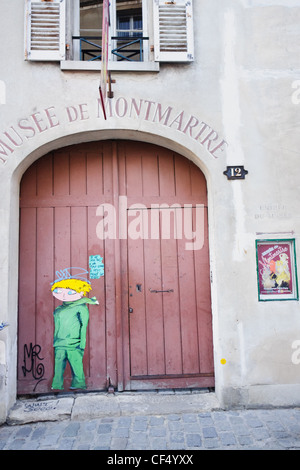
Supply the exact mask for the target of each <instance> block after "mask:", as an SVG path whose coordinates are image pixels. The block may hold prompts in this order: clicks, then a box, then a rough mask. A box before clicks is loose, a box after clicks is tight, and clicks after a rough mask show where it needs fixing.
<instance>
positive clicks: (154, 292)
mask: <svg viewBox="0 0 300 470" xmlns="http://www.w3.org/2000/svg"><path fill="white" fill-rule="evenodd" d="M149 291H150V292H151V294H158V293H159V292H174V289H167V290H152V289H149Z"/></svg>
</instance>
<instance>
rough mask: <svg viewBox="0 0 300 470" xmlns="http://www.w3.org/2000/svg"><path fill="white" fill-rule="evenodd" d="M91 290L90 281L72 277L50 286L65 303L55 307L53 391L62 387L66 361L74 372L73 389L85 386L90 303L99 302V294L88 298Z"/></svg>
mask: <svg viewBox="0 0 300 470" xmlns="http://www.w3.org/2000/svg"><path fill="white" fill-rule="evenodd" d="M91 289H92V287H91V285H90V283H89V282H86V281H83V280H81V279H73V278H71V279H63V280H59V281H57V282H54V283H53V285H52V287H51V290H52V294H53V296H54V297H55V298H56V299H58V300H60V301H62V305H60V306H59V307H57V308H56V309H55V310H54V341H53V346H54V351H55V355H54V356H55V367H54V377H53V381H52V389H53V390H63V388H64V385H63V380H64V379H63V375H64V371H65V368H66V365H67V362H69V364H70V367H71V372H72V383H71V387H70V388H71V389H78V388H79V389H85V388H86V383H85V376H84V371H83V362H82V361H83V355H84V349H85V345H86V331H87V325H88V321H89V309H88V306H87V304H90V305H98V304H99V302H98V301H97V299H96V297H92V298H88V297H86V294H87V293H88V292H89V291H90V290H91Z"/></svg>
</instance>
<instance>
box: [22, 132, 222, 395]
mask: <svg viewBox="0 0 300 470" xmlns="http://www.w3.org/2000/svg"><path fill="white" fill-rule="evenodd" d="M20 196H21V197H20V213H21V214H20V276H19V279H20V281H19V336H18V357H19V359H18V393H19V394H34V393H45V392H49V391H50V389H51V382H52V377H53V368H54V351H53V331H54V321H53V311H54V308H55V307H56V306H57V305H58V302H57V301H56V300H55V299H54V298H53V297H52V295H51V291H50V287H51V283H52V282H53V281H54V280H55V277H56V273H57V272H62V271H63V270H65V269H66V268H69V267H77V268H78V267H80V268H82V269H85V270H86V271H87V272H89V275H90V282H91V286H92V292H91V295H93V296H96V297H97V299H98V300H99V305H93V306H91V307H90V308H89V310H90V316H89V323H88V328H87V342H86V348H85V353H84V358H83V366H84V372H85V377H86V384H87V389H89V390H95V389H98V390H99V389H105V388H107V386H108V385H109V384H112V385H113V386H114V387H117V388H118V389H119V390H122V389H127V390H134V389H153V388H182V387H183V388H184V387H211V386H214V371H213V344H212V319H211V301H210V269H209V255H208V223H207V191H206V181H205V178H204V175H203V173H202V172H201V171H200V170H199V168H197V167H196V166H195V165H194V164H193V163H192V162H191V161H189V160H187V159H185V158H184V157H182V156H180V155H178V154H176V153H175V152H173V151H170V150H167V149H165V148H162V147H159V146H156V145H153V144H146V143H141V142H132V141H101V142H93V143H85V144H80V145H76V146H71V147H65V148H63V149H61V150H58V151H54V152H51V153H50V154H48V155H46V156H44V157H42V158H40V159H39V160H37V161H36V162H35V163H34V164H33V165H31V167H30V168H29V169H28V170H27V171H26V173H25V174H24V176H23V179H22V182H21V195H20ZM99 256H100V257H101V258H102V260H103V263H104V275H103V276H102V275H101V276H91V271H90V269H91V260H94V259H96V258H95V257H99ZM98 259H99V258H98ZM70 384H71V371H70V369H69V366H67V369H66V372H65V381H64V386H65V389H66V390H67V389H68V388H69V387H70Z"/></svg>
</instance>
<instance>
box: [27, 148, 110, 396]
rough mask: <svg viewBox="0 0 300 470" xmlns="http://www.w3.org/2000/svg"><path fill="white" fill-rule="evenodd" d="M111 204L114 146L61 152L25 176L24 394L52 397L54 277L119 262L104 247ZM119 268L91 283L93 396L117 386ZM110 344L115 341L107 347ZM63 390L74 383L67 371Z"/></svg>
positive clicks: (87, 363) (87, 364) (88, 370)
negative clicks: (104, 217)
mask: <svg viewBox="0 0 300 470" xmlns="http://www.w3.org/2000/svg"><path fill="white" fill-rule="evenodd" d="M111 201H112V160H111V144H110V143H103V144H102V143H97V145H95V144H93V145H84V146H76V147H70V148H65V149H62V150H61V151H56V152H53V153H51V154H49V155H47V156H45V157H43V158H41V159H39V160H38V161H37V162H35V163H34V164H33V165H32V166H31V167H30V168H29V169H28V170H27V172H26V173H25V174H24V176H23V179H22V182H21V199H20V269H19V334H18V392H19V393H21V394H24V393H26V394H27V393H43V392H48V391H49V390H50V389H51V383H52V378H53V367H54V351H53V332H54V323H53V311H54V308H55V307H57V306H58V305H59V302H57V301H56V300H54V299H53V296H52V294H51V290H50V288H51V283H52V282H53V281H54V280H55V278H56V275H55V273H56V271H58V270H61V269H65V268H68V267H80V268H83V269H86V270H88V262H89V256H93V255H100V256H101V257H103V259H110V260H113V257H114V246H113V241H112V240H101V239H99V237H98V236H97V233H96V227H97V223H98V220H99V218H98V217H97V208H98V206H99V204H101V203H103V202H111ZM114 283H115V272H114V262H113V261H112V262H110V263H107V265H106V266H105V276H104V277H101V278H99V279H94V280H92V291H91V295H93V296H96V297H97V299H98V300H99V306H97V305H95V306H90V307H89V312H90V317H89V324H88V331H87V346H86V348H85V353H84V358H83V364H84V371H85V376H86V382H87V388H88V389H103V388H106V385H107V379H108V377H110V378H111V381H112V382H116V358H115V348H116V343H115V342H116V339H115V337H116V334H115V321H114V312H115V291H114ZM107 336H109V337H110V341H107ZM65 377H66V380H65V388H66V389H68V388H69V386H70V382H71V371H70V368H69V365H68V366H67V369H66V373H65Z"/></svg>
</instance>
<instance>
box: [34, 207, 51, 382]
mask: <svg viewBox="0 0 300 470" xmlns="http://www.w3.org/2000/svg"><path fill="white" fill-rule="evenodd" d="M53 219H54V217H53V209H52V208H43V207H41V208H38V209H37V241H36V250H37V255H36V344H37V345H40V346H41V355H42V357H43V358H44V361H43V365H44V367H45V378H47V379H48V381H51V380H52V374H53V325H54V323H53V308H54V303H53V296H52V293H51V282H52V280H53V265H54V252H53V241H54V240H53V232H54V230H53V226H54V220H53ZM50 332H51V333H50Z"/></svg>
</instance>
